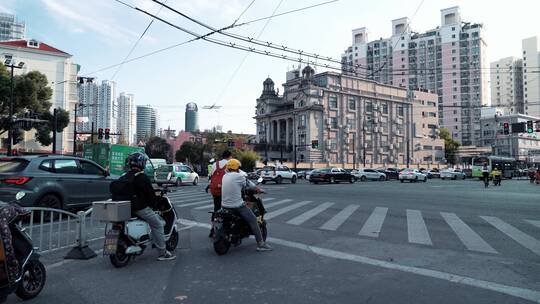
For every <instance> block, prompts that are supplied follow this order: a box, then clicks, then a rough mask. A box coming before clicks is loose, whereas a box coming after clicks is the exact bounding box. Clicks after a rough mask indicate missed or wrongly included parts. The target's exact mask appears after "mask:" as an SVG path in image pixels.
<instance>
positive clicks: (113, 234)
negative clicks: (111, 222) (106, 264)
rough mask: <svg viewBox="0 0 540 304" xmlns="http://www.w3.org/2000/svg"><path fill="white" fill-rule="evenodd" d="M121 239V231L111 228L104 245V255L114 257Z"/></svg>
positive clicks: (106, 234)
mask: <svg viewBox="0 0 540 304" xmlns="http://www.w3.org/2000/svg"><path fill="white" fill-rule="evenodd" d="M119 237H120V229H117V228H115V227H114V226H112V227H111V229H109V230H108V231H107V232H106V233H105V243H104V245H103V255H113V254H115V253H116V249H117V247H118V238H119Z"/></svg>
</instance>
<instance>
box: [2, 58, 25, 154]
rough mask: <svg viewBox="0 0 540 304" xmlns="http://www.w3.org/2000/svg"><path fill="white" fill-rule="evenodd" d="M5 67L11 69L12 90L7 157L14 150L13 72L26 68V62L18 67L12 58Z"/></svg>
mask: <svg viewBox="0 0 540 304" xmlns="http://www.w3.org/2000/svg"><path fill="white" fill-rule="evenodd" d="M4 65H5V66H6V67H9V68H11V90H10V98H9V117H8V148H7V155H8V156H11V155H12V151H11V150H12V148H13V106H14V103H15V95H14V93H13V78H14V77H13V70H14V69H22V68H23V67H24V62H22V61H21V62H19V64H18V65H15V62H14V60H13V59H12V58H11V57H8V58H6V59H5V61H4Z"/></svg>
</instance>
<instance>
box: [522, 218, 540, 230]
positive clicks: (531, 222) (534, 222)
mask: <svg viewBox="0 0 540 304" xmlns="http://www.w3.org/2000/svg"><path fill="white" fill-rule="evenodd" d="M525 221H526V222H527V223H529V224H531V225H533V226H536V227H538V228H540V221H535V220H525Z"/></svg>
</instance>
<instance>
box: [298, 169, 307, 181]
mask: <svg viewBox="0 0 540 304" xmlns="http://www.w3.org/2000/svg"><path fill="white" fill-rule="evenodd" d="M308 172H311V170H298V172H296V174H297V177H298V179H307V178H306V176H307V175H308Z"/></svg>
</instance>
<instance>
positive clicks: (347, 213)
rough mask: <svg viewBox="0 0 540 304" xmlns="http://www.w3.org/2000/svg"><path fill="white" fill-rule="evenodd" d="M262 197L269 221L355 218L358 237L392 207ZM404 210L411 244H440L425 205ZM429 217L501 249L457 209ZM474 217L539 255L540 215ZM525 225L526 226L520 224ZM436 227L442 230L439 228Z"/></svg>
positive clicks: (193, 205)
mask: <svg viewBox="0 0 540 304" xmlns="http://www.w3.org/2000/svg"><path fill="white" fill-rule="evenodd" d="M169 197H170V198H171V200H172V201H173V202H174V204H175V206H176V207H177V208H190V209H192V210H205V211H210V210H212V209H213V206H214V205H213V203H212V200H211V196H210V194H208V193H205V192H204V191H201V190H200V189H199V190H190V191H181V192H175V193H171V194H170V195H169ZM263 200H264V205H265V208H266V209H267V213H266V215H265V219H266V220H273V221H276V218H279V219H277V221H278V222H281V219H283V222H284V223H286V224H288V225H292V226H300V225H309V226H311V227H313V223H318V225H317V226H316V227H315V228H317V229H320V230H325V231H338V230H340V228H342V227H344V226H345V224H346V223H347V222H348V221H350V222H354V223H355V224H356V225H358V227H359V228H360V229H359V230H357V231H358V232H357V235H358V236H360V237H366V238H371V239H379V238H381V231H383V229H384V227H385V224H386V223H388V221H390V220H388V219H387V217H388V216H387V215H388V214H389V212H390V211H391V210H389V208H388V207H383V206H378V207H373V208H370V209H368V210H366V209H365V208H362V209H361V207H362V206H361V205H359V204H337V203H335V202H314V201H308V200H303V201H300V200H293V199H290V198H275V197H263ZM359 209H360V210H359ZM366 212H367V213H369V216H368V217H367V218H366V219H365V220H364V221H363V222H362V223H361V224H358V223H357V221H353V220H352V219H351V218H352V217H355V218H356V220H357V219H358V215H359V214H360V213H362V214H365V213H366ZM400 212H403V211H400ZM434 213H435V214H434ZM289 214H292V215H289ZM404 215H405V219H406V222H405V227H403V229H404V230H406V231H407V240H406V241H407V242H408V243H411V244H416V245H422V246H426V247H434V246H435V245H434V243H435V244H437V242H436V241H437V240H435V242H434V240H433V239H432V238H433V236H434V235H436V234H437V233H434V232H439V234H438V235H439V236H440V235H441V233H440V231H437V230H435V231H431V233H430V229H429V225H428V224H426V215H425V214H424V212H423V211H422V210H414V209H406V210H405V211H404ZM430 216H432V217H433V216H435V217H436V218H437V220H439V219H440V222H442V223H444V225H445V226H444V227H446V229H445V230H447V231H448V233H451V234H454V235H455V236H456V237H457V238H456V240H459V242H460V243H461V244H462V245H463V247H464V248H466V250H468V251H472V252H479V253H488V254H500V252H499V251H498V250H496V249H495V248H494V247H493V246H492V245H490V244H489V243H488V241H486V240H485V239H484V238H483V237H482V236H481V234H483V235H484V236H485V234H486V232H485V231H480V232H482V233H481V234H479V232H478V231H475V230H474V229H473V228H471V226H470V224H467V223H466V221H464V220H463V219H461V218H460V217H459V216H458V215H457V214H455V213H451V212H430ZM476 218H477V219H476V220H475V221H476V222H480V223H482V222H483V223H484V224H483V225H482V224H480V225H477V226H482V229H492V230H493V231H494V232H496V233H498V234H499V235H498V236H497V238H498V239H503V240H504V241H505V242H510V243H511V244H513V245H520V246H521V247H523V248H525V249H526V250H528V251H529V252H532V253H533V254H535V255H537V256H540V240H538V236H539V235H540V220H538V219H523V220H520V223H519V224H518V226H515V225H516V224H513V223H512V224H510V223H507V222H505V221H504V220H502V219H500V218H498V217H494V216H478V217H476ZM392 220H395V219H392ZM467 221H471V219H470V218H468V219H467ZM428 223H429V222H428ZM486 224H487V226H486ZM360 226H361V227H360ZM523 226H525V227H526V228H525V229H523V228H521V227H523ZM444 227H443V228H444ZM486 227H487V228H486ZM517 227H519V228H517ZM350 228H351V225H350V224H349V226H348V229H350ZM437 229H438V230H440V228H437ZM529 230H532V231H535V233H532V235H529V234H527V233H526V232H524V231H527V232H528V231H529ZM493 239H494V238H492V240H493ZM440 243H441V242H439V244H440ZM513 245H512V246H513ZM463 247H462V248H463ZM495 247H497V246H495ZM497 249H499V247H497Z"/></svg>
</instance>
